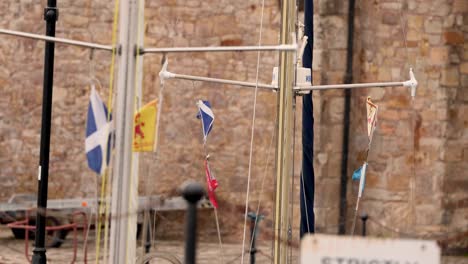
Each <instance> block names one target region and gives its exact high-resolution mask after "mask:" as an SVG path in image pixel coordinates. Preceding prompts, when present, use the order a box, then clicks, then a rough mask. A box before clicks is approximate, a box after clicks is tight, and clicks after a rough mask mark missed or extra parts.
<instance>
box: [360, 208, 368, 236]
mask: <svg viewBox="0 0 468 264" xmlns="http://www.w3.org/2000/svg"><path fill="white" fill-rule="evenodd" d="M367 219H369V216H368V215H367V214H366V213H363V214H362V215H361V221H362V236H363V237H365V236H366V235H367V234H366V233H367V232H366V231H367V230H366V229H367V228H366V222H367Z"/></svg>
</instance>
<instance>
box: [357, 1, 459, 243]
mask: <svg viewBox="0 0 468 264" xmlns="http://www.w3.org/2000/svg"><path fill="white" fill-rule="evenodd" d="M358 10H359V11H358V16H357V17H358V19H357V23H358V28H359V31H358V39H359V44H358V46H359V47H358V50H357V53H358V56H359V68H358V69H359V71H360V72H359V73H358V76H360V81H363V82H368V81H378V82H382V81H400V80H404V79H406V78H408V70H409V68H410V67H412V68H413V69H414V71H415V74H416V76H417V79H418V81H419V89H418V91H417V95H416V98H415V99H414V100H412V99H410V97H409V90H408V89H406V88H391V89H385V90H378V89H368V90H367V91H359V92H356V93H354V95H353V101H354V102H353V115H352V116H353V117H355V118H354V119H353V120H352V126H353V129H352V131H353V133H352V136H351V138H352V139H353V152H354V153H358V152H359V151H361V150H363V149H364V146H363V143H364V142H365V141H366V139H365V137H366V136H365V134H364V133H363V131H364V129H365V128H364V122H365V120H364V118H362V117H361V118H360V117H356V116H358V115H361V116H362V114H363V113H364V111H365V108H364V100H365V97H366V96H367V95H370V96H372V98H373V99H374V101H375V102H376V103H377V104H378V105H379V107H380V108H379V121H378V128H377V131H376V135H375V137H374V142H373V146H372V150H371V152H370V160H369V164H370V165H369V166H370V167H369V173H368V181H367V189H366V194H365V199H364V202H363V203H362V208H363V210H365V211H366V212H367V213H368V214H369V215H370V216H371V217H373V218H374V219H375V220H378V221H380V224H376V223H372V222H371V224H370V232H371V233H373V234H376V235H379V234H380V235H391V236H395V235H403V236H408V235H409V236H415V235H416V234H418V235H427V236H428V237H434V236H435V234H446V235H448V234H450V235H453V234H454V233H455V232H457V231H458V232H460V231H461V230H463V228H466V225H467V223H468V222H467V220H468V213H467V208H466V199H467V192H466V190H467V188H466V187H467V181H468V174H467V172H466V159H465V160H464V156H463V153H464V151H466V144H467V143H468V141H467V138H466V121H464V118H463V114H461V113H463V112H464V111H466V110H465V108H466V100H467V99H468V97H467V96H466V95H467V93H466V90H467V83H466V80H465V79H466V71H465V72H464V66H463V65H464V64H465V63H466V62H465V61H466V50H467V46H466V44H465V39H466V38H467V36H468V35H467V34H468V31H467V29H468V28H467V25H468V22H467V14H468V2H466V1H407V2H406V1H403V2H401V1H373V2H370V1H366V2H360V4H359V7H358ZM405 34H406V35H407V40H406V42H405V41H404V39H405V38H404V35H405ZM464 80H465V81H464ZM358 112H359V113H358ZM359 164H360V161H359V162H358V161H357V159H355V160H354V167H353V168H357V167H358V166H359ZM350 169H352V168H350ZM350 173H351V171H350ZM350 188H351V189H350V190H351V192H350V196H348V198H349V199H351V201H352V200H353V196H355V193H356V190H357V189H356V186H350ZM349 214H352V209H351V208H350V210H349ZM382 224H383V225H386V226H387V227H391V228H383V227H382V226H381V225H382ZM398 231H400V232H403V233H400V234H399V233H398Z"/></svg>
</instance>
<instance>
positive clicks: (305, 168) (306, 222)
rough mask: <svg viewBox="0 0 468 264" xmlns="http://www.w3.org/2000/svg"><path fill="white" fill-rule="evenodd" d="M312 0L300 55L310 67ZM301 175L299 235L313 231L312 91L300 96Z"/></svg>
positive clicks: (307, 8)
mask: <svg viewBox="0 0 468 264" xmlns="http://www.w3.org/2000/svg"><path fill="white" fill-rule="evenodd" d="M313 21H314V1H313V0H304V26H305V28H304V34H305V36H307V37H308V41H307V45H306V47H305V49H304V55H303V56H302V61H303V67H304V68H312V49H313V39H314V33H313V29H314V23H313ZM301 173H302V177H301V189H300V199H301V223H300V236H301V237H302V236H303V235H304V234H306V233H314V231H315V215H314V192H315V186H314V185H315V175H314V111H313V103H312V93H308V94H305V95H304V96H303V97H302V172H301Z"/></svg>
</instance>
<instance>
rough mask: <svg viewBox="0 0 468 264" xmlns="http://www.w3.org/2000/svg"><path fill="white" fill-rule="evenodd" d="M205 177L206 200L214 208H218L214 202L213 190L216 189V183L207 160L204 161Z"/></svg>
mask: <svg viewBox="0 0 468 264" xmlns="http://www.w3.org/2000/svg"><path fill="white" fill-rule="evenodd" d="M205 176H206V185H207V187H208V198H209V199H210V202H211V204H212V205H213V207H214V208H216V209H217V208H218V202H217V201H216V196H215V192H214V191H215V190H216V188H218V181H217V180H216V178H215V177H214V176H213V174H212V173H211V169H210V165H209V164H208V160H207V159H205Z"/></svg>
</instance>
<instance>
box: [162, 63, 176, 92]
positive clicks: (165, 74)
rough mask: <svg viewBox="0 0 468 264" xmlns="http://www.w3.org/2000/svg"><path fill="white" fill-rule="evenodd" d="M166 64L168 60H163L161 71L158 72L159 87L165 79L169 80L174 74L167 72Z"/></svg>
mask: <svg viewBox="0 0 468 264" xmlns="http://www.w3.org/2000/svg"><path fill="white" fill-rule="evenodd" d="M168 63H169V59H167V58H166V59H165V60H164V63H163V66H162V68H161V70H160V71H159V81H160V82H161V86H162V85H164V80H165V79H170V78H174V77H175V74H173V73H171V72H168V71H167V65H168Z"/></svg>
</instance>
